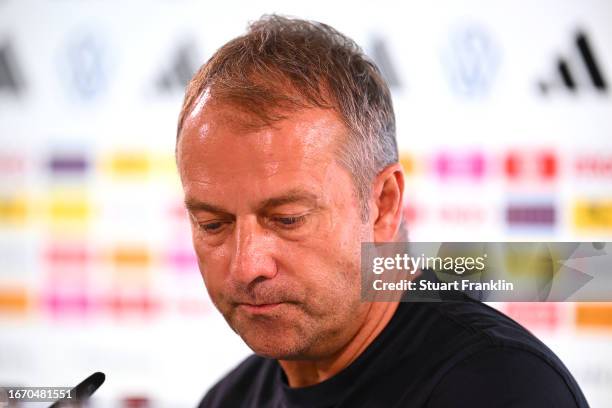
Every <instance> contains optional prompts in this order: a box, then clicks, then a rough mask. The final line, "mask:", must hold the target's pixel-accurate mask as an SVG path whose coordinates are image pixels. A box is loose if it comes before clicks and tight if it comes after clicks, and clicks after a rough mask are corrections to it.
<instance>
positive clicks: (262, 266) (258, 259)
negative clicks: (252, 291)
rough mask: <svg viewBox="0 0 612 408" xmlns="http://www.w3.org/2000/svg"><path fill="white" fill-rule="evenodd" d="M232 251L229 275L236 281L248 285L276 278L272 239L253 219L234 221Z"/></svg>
mask: <svg viewBox="0 0 612 408" xmlns="http://www.w3.org/2000/svg"><path fill="white" fill-rule="evenodd" d="M233 239H234V251H233V254H232V260H231V264H230V274H231V276H232V277H233V279H235V280H236V281H238V282H240V283H242V284H244V285H248V284H250V283H251V282H253V281H255V280H257V279H271V278H273V277H274V276H276V273H277V265H276V261H275V259H274V257H273V247H274V237H273V236H272V234H271V233H270V232H269V231H266V230H265V229H264V228H263V227H262V226H261V225H260V224H259V223H258V222H257V219H255V218H248V219H242V220H236V226H235V228H234V237H233Z"/></svg>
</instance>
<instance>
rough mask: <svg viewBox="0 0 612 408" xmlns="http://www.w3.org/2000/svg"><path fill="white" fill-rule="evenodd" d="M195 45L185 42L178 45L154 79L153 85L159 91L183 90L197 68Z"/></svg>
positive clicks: (164, 92)
mask: <svg viewBox="0 0 612 408" xmlns="http://www.w3.org/2000/svg"><path fill="white" fill-rule="evenodd" d="M195 50H196V47H195V46H194V44H193V43H191V42H187V43H183V44H181V45H179V46H178V47H177V48H176V50H175V51H174V53H173V55H172V56H171V58H170V60H171V61H170V63H169V64H168V65H167V66H165V67H164V68H163V69H162V71H161V72H160V74H159V75H158V76H157V78H156V80H155V87H156V89H157V91H158V92H159V93H163V94H167V93H174V92H180V93H182V92H184V90H185V86H187V83H188V82H189V80H190V79H191V77H192V76H193V74H195V72H196V70H197V69H198V66H199V64H198V62H197V61H198V58H197V55H196V52H195Z"/></svg>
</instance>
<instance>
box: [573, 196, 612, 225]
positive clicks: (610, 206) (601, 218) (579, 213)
mask: <svg viewBox="0 0 612 408" xmlns="http://www.w3.org/2000/svg"><path fill="white" fill-rule="evenodd" d="M574 225H575V226H576V228H577V229H598V230H601V229H606V230H609V229H612V200H600V201H578V202H576V203H575V204H574Z"/></svg>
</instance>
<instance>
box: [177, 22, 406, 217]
mask: <svg viewBox="0 0 612 408" xmlns="http://www.w3.org/2000/svg"><path fill="white" fill-rule="evenodd" d="M205 92H210V98H211V100H213V101H215V102H220V101H221V102H223V103H229V104H231V105H233V106H235V107H236V108H238V109H241V110H242V111H244V112H247V113H249V114H251V115H249V116H252V117H253V118H254V120H256V121H257V123H258V124H259V126H270V125H272V124H273V123H274V122H275V121H278V120H281V119H284V118H286V117H287V114H289V113H291V112H294V111H297V110H299V109H304V108H309V107H318V108H324V109H332V110H334V111H335V112H336V113H337V114H338V116H339V117H340V118H341V120H342V121H343V123H344V124H345V126H346V127H347V129H348V130H349V132H348V133H349V134H348V135H347V137H346V140H345V141H344V142H342V143H340V145H341V146H340V148H339V152H338V153H339V154H338V161H339V163H340V165H341V166H343V167H344V168H345V169H346V170H347V171H348V172H349V173H350V174H351V176H352V177H353V180H354V184H355V189H356V193H357V197H358V198H359V201H360V203H361V218H362V220H363V221H364V222H365V221H367V219H368V212H369V208H368V201H369V196H370V194H371V187H372V180H373V179H374V177H375V176H376V175H377V174H378V173H379V172H380V171H381V170H382V169H384V168H385V167H387V166H389V165H390V164H394V163H397V162H398V151H397V142H396V136H395V114H394V112H393V104H392V101H391V93H390V91H389V88H388V86H387V84H386V82H385V80H384V79H383V77H382V75H381V73H380V71H379V69H378V68H377V67H376V65H375V64H374V63H373V62H372V61H371V60H370V59H369V58H368V57H367V56H366V55H365V54H364V53H363V51H362V50H361V48H360V47H359V46H358V45H357V44H356V43H355V42H354V41H353V40H351V39H350V38H348V37H346V36H345V35H343V34H341V33H340V32H338V31H337V30H335V29H334V28H332V27H330V26H328V25H326V24H323V23H319V22H314V21H306V20H299V19H292V18H287V17H282V16H278V15H268V16H263V17H262V18H261V19H259V20H257V21H255V22H253V23H251V24H250V25H249V28H248V31H247V33H246V34H244V35H242V36H240V37H237V38H235V39H233V40H232V41H230V42H228V43H227V44H225V45H224V46H222V47H221V48H220V49H219V50H217V51H216V52H215V54H214V55H213V56H212V57H211V58H210V59H209V60H208V62H206V63H205V64H204V65H203V66H202V67H201V68H200V69H199V70H198V72H197V73H196V74H195V75H194V77H193V78H192V79H191V81H190V83H189V85H188V86H187V90H186V93H185V100H184V102H183V107H182V109H181V113H180V115H179V121H178V129H177V142H178V138H179V137H180V133H181V130H182V127H183V122H184V120H185V117H186V115H187V114H188V113H189V112H191V110H193V108H194V105H195V103H196V102H197V100H198V99H199V98H200V97H201V96H202V95H203V94H204V93H205ZM254 123H255V122H254Z"/></svg>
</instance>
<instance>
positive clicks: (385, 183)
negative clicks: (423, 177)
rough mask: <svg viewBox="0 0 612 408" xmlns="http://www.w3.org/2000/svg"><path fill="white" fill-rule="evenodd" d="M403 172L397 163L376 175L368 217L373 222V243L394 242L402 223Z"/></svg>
mask: <svg viewBox="0 0 612 408" xmlns="http://www.w3.org/2000/svg"><path fill="white" fill-rule="evenodd" d="M403 195H404V171H403V170H402V166H401V164H399V163H395V164H392V165H390V166H388V167H385V169H384V170H383V171H381V172H380V173H378V175H377V176H376V178H375V180H374V184H373V189H372V201H371V202H372V203H373V205H372V208H371V211H370V215H371V216H372V219H373V220H374V224H373V228H374V242H392V241H394V240H395V238H396V235H397V233H398V230H399V226H400V223H401V221H402V208H403Z"/></svg>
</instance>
